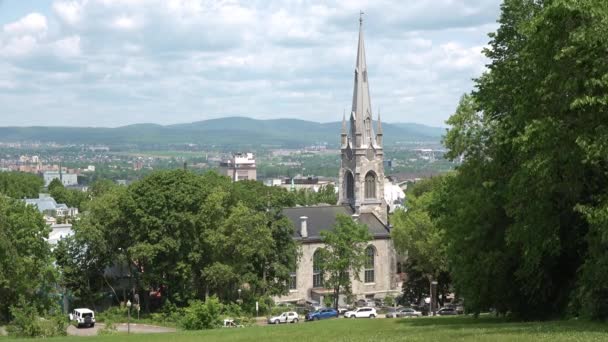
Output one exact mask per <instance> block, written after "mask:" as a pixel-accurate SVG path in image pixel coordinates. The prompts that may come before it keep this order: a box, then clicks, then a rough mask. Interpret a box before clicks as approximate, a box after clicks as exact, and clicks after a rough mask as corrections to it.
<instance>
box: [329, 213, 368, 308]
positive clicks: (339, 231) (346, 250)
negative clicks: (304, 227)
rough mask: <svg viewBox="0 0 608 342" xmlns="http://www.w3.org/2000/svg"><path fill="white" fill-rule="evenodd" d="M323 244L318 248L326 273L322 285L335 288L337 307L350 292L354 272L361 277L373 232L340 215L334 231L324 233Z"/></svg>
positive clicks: (337, 217) (356, 276)
mask: <svg viewBox="0 0 608 342" xmlns="http://www.w3.org/2000/svg"><path fill="white" fill-rule="evenodd" d="M321 237H322V240H323V243H324V244H325V246H324V247H322V248H320V249H319V253H321V254H320V258H321V259H320V261H321V265H322V269H323V273H324V281H323V284H324V285H325V287H327V288H330V289H333V290H334V297H333V298H334V306H335V308H336V310H337V309H338V299H339V296H340V293H341V292H342V293H345V294H347V295H350V294H351V293H352V289H351V275H352V276H353V277H354V278H355V279H357V280H359V279H360V275H359V274H360V273H361V269H362V267H363V265H364V264H365V249H366V247H367V244H368V243H369V240H371V238H372V237H371V235H370V233H369V230H368V229H367V226H366V225H365V224H362V223H359V222H356V221H354V220H353V219H352V217H350V216H347V215H343V214H339V215H338V216H336V224H335V225H334V227H333V230H325V231H322V232H321Z"/></svg>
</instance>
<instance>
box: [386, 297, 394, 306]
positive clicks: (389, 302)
mask: <svg viewBox="0 0 608 342" xmlns="http://www.w3.org/2000/svg"><path fill="white" fill-rule="evenodd" d="M384 304H385V305H386V306H389V307H390V306H393V305H395V297H393V296H391V295H388V296H386V297H384Z"/></svg>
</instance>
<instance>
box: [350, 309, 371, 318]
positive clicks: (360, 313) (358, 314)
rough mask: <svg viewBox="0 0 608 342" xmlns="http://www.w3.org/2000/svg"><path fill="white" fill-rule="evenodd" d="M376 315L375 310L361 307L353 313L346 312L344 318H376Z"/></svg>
mask: <svg viewBox="0 0 608 342" xmlns="http://www.w3.org/2000/svg"><path fill="white" fill-rule="evenodd" d="M376 317H378V314H377V313H376V309H374V308H370V307H362V308H358V309H356V310H353V311H346V312H345V313H344V318H376Z"/></svg>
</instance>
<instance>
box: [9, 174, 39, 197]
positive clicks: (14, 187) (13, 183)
mask: <svg viewBox="0 0 608 342" xmlns="http://www.w3.org/2000/svg"><path fill="white" fill-rule="evenodd" d="M43 185H44V182H43V181H42V178H40V177H38V176H37V175H34V174H31V173H24V172H0V194H4V195H6V196H9V197H12V198H18V199H22V198H37V197H38V193H39V192H40V189H41V188H42V186H43Z"/></svg>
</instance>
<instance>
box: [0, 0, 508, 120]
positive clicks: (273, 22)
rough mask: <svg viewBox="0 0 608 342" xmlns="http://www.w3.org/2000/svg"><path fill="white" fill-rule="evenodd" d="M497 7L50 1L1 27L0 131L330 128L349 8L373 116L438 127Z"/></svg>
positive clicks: (387, 0)
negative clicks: (255, 124)
mask: <svg viewBox="0 0 608 342" xmlns="http://www.w3.org/2000/svg"><path fill="white" fill-rule="evenodd" d="M499 1H500V0H492V1H488V0H466V1H465V0H437V1H431V0H405V1H398V0H394V1H391V0H376V1H371V0H369V1H368V0H358V1H338V0H329V1H321V0H306V1H288V0H287V1H269V2H266V1H245V0H56V1H54V3H53V5H52V11H51V13H50V14H49V17H48V18H47V17H45V16H44V15H42V14H40V13H31V14H28V15H26V16H24V17H23V18H21V19H20V20H17V21H15V22H12V23H2V22H0V27H1V28H2V30H1V31H0V56H3V57H7V58H5V60H4V61H2V62H5V63H3V64H2V63H0V79H5V80H6V81H4V83H3V84H2V85H0V88H1V89H4V92H6V93H4V94H3V91H0V101H1V103H3V105H5V104H6V107H7V108H9V107H10V108H12V109H13V112H15V113H16V114H18V115H14V116H12V117H11V118H6V117H5V116H2V117H0V125H6V124H48V122H45V121H44V120H47V118H49V117H53V116H52V115H53V114H55V117H54V120H55V121H54V122H53V124H70V125H95V124H102V125H108V126H117V125H123V124H129V123H134V122H141V121H146V122H157V123H175V122H187V121H195V120H202V119H207V118H213V117H219V116H222V115H247V116H254V117H264V118H270V117H298V118H307V119H309V120H315V121H330V120H338V119H340V118H341V113H342V109H343V108H344V107H348V106H349V103H350V102H351V101H350V96H351V95H352V77H353V76H352V73H353V68H354V63H355V53H356V42H357V29H358V13H359V10H361V9H363V10H364V11H365V12H366V16H365V22H364V25H365V37H366V38H365V39H366V50H367V61H368V63H369V70H370V72H369V77H370V88H371V93H372V100H373V103H374V107H375V108H374V109H376V107H381V108H382V113H383V114H382V115H383V119H384V120H386V121H389V122H390V121H393V122H394V121H414V122H423V123H428V124H435V125H439V124H442V123H443V121H445V119H447V115H449V114H450V113H451V112H452V111H453V108H454V107H455V106H456V104H457V101H458V98H459V97H460V95H461V94H462V93H463V92H466V91H469V90H470V89H471V87H472V83H471V81H470V80H471V78H473V77H476V76H479V74H480V73H481V72H482V71H483V68H484V63H485V59H484V57H483V56H482V55H481V53H480V52H481V47H483V46H484V44H487V40H488V39H487V36H486V32H488V31H489V30H492V29H494V28H495V24H494V22H495V20H496V17H497V15H498V9H499ZM41 13H44V12H41ZM9 57H10V58H9ZM8 67H10V68H11V70H12V71H11V72H10V73H7V72H5V71H4V70H6V68H8ZM5 75H6V77H5ZM58 80H61V82H58ZM9 85H10V87H9ZM34 85H35V86H34ZM8 90H10V92H8ZM20 92H21V93H20ZM66 97H69V98H70V104H71V105H70V107H69V108H66V107H65V102H64V101H59V100H56V99H65V98H66ZM24 98H27V101H25V100H24ZM125 112H129V113H138V115H137V116H126V115H124V113H125ZM96 113H103V114H104V115H97V116H96V115H95V114H96ZM169 113H170V114H171V115H168V114H169ZM26 118H27V121H19V120H26ZM63 118H65V119H63ZM62 120H63V121H62Z"/></svg>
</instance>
